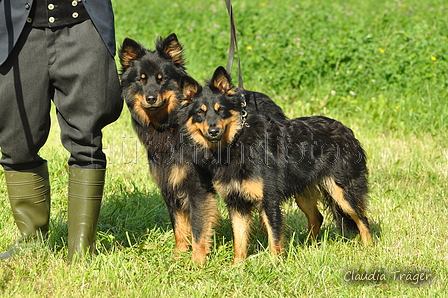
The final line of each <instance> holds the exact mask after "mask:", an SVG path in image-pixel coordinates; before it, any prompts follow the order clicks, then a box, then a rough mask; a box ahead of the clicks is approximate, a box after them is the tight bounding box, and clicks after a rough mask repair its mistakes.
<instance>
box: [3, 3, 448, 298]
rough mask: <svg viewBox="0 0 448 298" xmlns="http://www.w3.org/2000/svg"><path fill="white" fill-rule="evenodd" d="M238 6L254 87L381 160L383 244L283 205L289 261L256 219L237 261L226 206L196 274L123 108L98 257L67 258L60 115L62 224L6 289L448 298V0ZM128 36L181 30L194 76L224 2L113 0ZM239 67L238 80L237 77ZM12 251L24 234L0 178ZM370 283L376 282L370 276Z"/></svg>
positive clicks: (375, 191) (57, 178)
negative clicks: (325, 122)
mask: <svg viewBox="0 0 448 298" xmlns="http://www.w3.org/2000/svg"><path fill="white" fill-rule="evenodd" d="M297 3H299V2H297V1H293V0H277V1H266V2H262V1H234V2H233V5H234V11H235V19H236V23H237V29H238V34H239V35H238V38H239V46H240V55H241V59H242V70H243V77H244V83H245V87H246V89H249V90H256V91H259V92H263V93H266V94H268V95H269V96H271V97H272V98H273V99H274V100H275V101H276V102H277V103H278V104H279V105H281V106H282V107H283V108H284V110H285V112H286V113H287V115H288V116H289V117H298V116H306V115H316V114H320V115H326V116H329V117H332V118H335V119H338V120H340V121H342V122H343V123H344V124H346V125H347V126H349V127H351V128H352V129H353V130H354V132H355V134H356V136H357V138H358V139H359V140H360V141H361V142H362V144H363V146H364V148H365V150H366V152H367V154H368V156H369V160H368V166H369V170H370V178H369V180H370V208H369V212H368V214H369V218H370V220H371V224H372V229H373V232H374V238H375V244H374V245H372V246H371V247H367V248H362V246H361V244H360V241H359V239H358V238H353V237H344V235H341V233H340V232H339V231H338V229H337V228H336V226H335V224H334V223H333V222H332V221H330V220H327V221H325V222H324V225H323V228H322V231H321V233H320V236H319V240H320V241H319V242H320V245H318V246H316V245H312V246H307V245H304V244H303V242H304V240H305V239H306V237H307V234H306V218H305V216H304V215H303V213H302V212H301V211H300V210H298V209H297V208H296V207H295V206H294V205H293V204H292V203H291V204H285V206H284V210H285V249H286V254H285V256H284V258H281V259H279V260H274V259H272V258H271V257H270V256H269V250H268V248H267V237H266V235H265V234H264V233H263V232H260V231H259V229H258V227H259V226H260V225H259V222H258V220H255V223H254V233H253V237H252V239H251V246H250V257H249V258H248V260H247V261H245V262H244V263H242V264H240V265H238V266H232V264H231V262H232V249H233V245H232V241H231V240H232V236H231V228H230V223H229V220H228V217H227V213H226V210H225V206H224V205H223V204H220V213H221V215H222V218H221V219H220V221H219V226H218V227H217V228H216V233H215V236H214V243H213V251H212V253H211V254H210V257H209V259H208V262H207V263H206V264H205V265H204V266H203V267H202V268H200V269H190V266H191V264H190V262H189V258H190V256H189V255H188V254H187V255H185V256H182V257H181V258H180V259H179V260H174V259H173V253H172V249H173V247H174V236H173V233H172V229H171V225H170V221H169V217H168V213H167V211H166V208H165V205H164V203H163V200H162V198H161V195H160V192H159V191H158V189H157V187H156V186H155V184H154V183H153V182H152V181H151V178H150V176H149V171H148V164H147V162H146V157H145V152H144V150H143V148H142V146H141V145H140V144H139V142H138V140H137V139H136V136H135V135H134V132H133V130H132V127H131V123H130V116H129V112H128V111H127V108H125V109H124V110H123V113H122V115H121V117H120V119H119V120H118V121H116V122H115V123H113V124H111V125H110V126H108V127H107V128H106V129H105V130H104V135H105V137H104V145H105V152H106V154H107V156H108V161H109V167H108V173H107V184H106V188H105V196H104V204H103V207H102V209H101V218H100V222H99V228H98V230H99V231H98V237H97V246H98V255H97V256H96V257H95V258H94V259H93V260H92V262H91V263H90V265H87V264H76V265H72V266H69V265H67V263H66V258H67V249H66V242H67V224H66V220H67V214H66V212H67V200H66V196H67V194H66V188H67V165H66V160H67V158H68V153H67V152H66V151H65V150H64V149H63V148H62V146H61V145H60V141H59V129H58V126H57V123H56V119H55V118H54V121H53V126H52V133H51V136H50V138H49V140H48V142H47V144H46V145H45V147H44V148H43V149H42V151H41V155H42V156H43V157H44V158H46V159H48V161H49V167H50V173H51V185H52V206H51V207H52V215H51V224H52V225H51V227H52V230H51V233H50V236H49V240H48V243H47V245H46V246H44V247H29V248H28V249H26V250H24V251H22V252H20V253H19V254H18V255H17V256H16V257H14V258H13V259H10V260H7V261H2V262H0V296H1V297H81V296H82V297H90V296H92V297H447V294H446V293H447V291H448V269H447V268H448V226H447V223H448V200H447V197H448V187H447V186H448V183H447V181H448V134H447V129H448V108H447V106H448V104H447V99H448V98H447V94H448V76H446V72H447V69H448V55H447V53H446V49H447V48H448V34H447V32H448V23H447V22H446V15H447V13H448V3H446V2H445V1H437V0H428V1H425V3H424V4H423V2H422V1H416V0H411V1H384V0H378V1H354V0H344V1H342V0H335V1H323V2H316V1H311V0H305V1H302V2H300V3H299V4H297ZM113 4H114V8H115V15H116V33H117V42H118V45H119V44H120V43H121V42H122V40H123V39H124V38H125V37H131V38H133V39H136V40H138V41H140V42H141V43H143V44H145V45H146V46H148V47H150V48H152V47H153V44H154V40H155V38H156V37H157V36H167V35H168V34H169V33H171V32H175V33H176V34H177V35H178V37H179V39H180V41H181V42H182V43H183V44H184V45H185V48H186V57H187V61H188V65H187V66H188V71H189V73H190V74H191V75H192V76H193V77H195V78H196V79H198V80H202V79H205V78H207V77H209V76H211V74H212V73H213V71H214V69H215V68H216V67H217V66H219V65H225V64H226V61H227V50H228V44H229V34H228V16H227V12H226V9H225V4H224V1H205V0H195V1H178V2H176V1H171V0H167V1H146V0H114V1H113ZM235 71H236V69H235V67H234V75H235V74H236V72H235ZM0 181H1V182H0V230H1V237H0V250H5V249H7V248H8V246H9V245H10V244H11V243H12V242H13V241H14V240H15V239H16V238H17V236H18V233H17V228H16V226H15V224H14V221H13V218H12V215H11V210H10V207H9V202H8V200H7V194H6V186H5V184H4V178H3V173H0ZM358 279H367V280H365V281H359V280H358Z"/></svg>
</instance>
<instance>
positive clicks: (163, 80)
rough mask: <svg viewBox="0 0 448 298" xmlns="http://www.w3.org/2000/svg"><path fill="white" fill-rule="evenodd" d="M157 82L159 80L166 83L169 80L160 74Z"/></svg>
mask: <svg viewBox="0 0 448 298" xmlns="http://www.w3.org/2000/svg"><path fill="white" fill-rule="evenodd" d="M157 80H158V81H159V82H165V81H166V80H167V79H166V77H164V76H163V74H161V73H159V74H158V75H157Z"/></svg>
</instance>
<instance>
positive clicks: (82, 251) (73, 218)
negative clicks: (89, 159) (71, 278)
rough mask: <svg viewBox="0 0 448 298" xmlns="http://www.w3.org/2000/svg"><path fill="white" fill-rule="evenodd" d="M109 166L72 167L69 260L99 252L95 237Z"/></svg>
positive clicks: (70, 173)
mask: <svg viewBox="0 0 448 298" xmlns="http://www.w3.org/2000/svg"><path fill="white" fill-rule="evenodd" d="M105 173H106V170H105V169H98V170H96V169H81V168H74V167H70V168H69V180H68V261H69V263H71V262H72V261H73V260H74V259H82V258H84V257H87V256H90V255H93V254H94V252H95V236H96V229H97V226H98V217H99V214H100V207H101V200H102V197H103V188H104V177H105Z"/></svg>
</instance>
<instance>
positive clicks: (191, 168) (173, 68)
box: [119, 34, 286, 263]
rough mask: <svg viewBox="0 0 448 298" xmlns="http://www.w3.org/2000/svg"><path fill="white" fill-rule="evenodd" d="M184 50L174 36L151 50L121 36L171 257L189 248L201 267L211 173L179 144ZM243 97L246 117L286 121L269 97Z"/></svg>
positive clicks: (128, 90)
mask: <svg viewBox="0 0 448 298" xmlns="http://www.w3.org/2000/svg"><path fill="white" fill-rule="evenodd" d="M183 52H184V49H183V46H182V45H181V44H180V43H179V41H178V39H177V36H176V35H175V34H171V35H169V36H168V37H166V38H165V39H163V38H159V39H158V40H157V41H156V49H155V50H154V51H152V50H148V49H146V48H145V47H143V46H142V45H141V44H139V43H138V42H136V41H134V40H132V39H129V38H126V39H125V40H124V42H123V44H122V46H121V48H120V51H119V57H120V63H121V66H122V73H121V80H122V97H123V98H124V99H125V101H126V103H127V106H128V108H129V110H130V113H131V116H132V123H133V127H134V130H135V131H136V133H137V135H138V137H139V139H140V141H141V142H142V144H143V145H144V146H145V148H146V151H147V157H148V161H149V164H150V172H151V176H152V178H153V180H154V181H155V182H156V183H157V185H158V186H159V188H160V190H161V193H162V196H163V199H164V201H165V204H166V205H167V208H168V213H169V216H170V220H171V223H172V226H173V231H174V235H175V242H176V244H175V249H174V250H175V253H176V254H177V253H183V252H187V251H188V250H189V246H190V244H191V245H192V248H193V255H192V261H194V262H197V263H203V262H204V260H205V256H206V254H207V253H208V250H209V246H210V241H209V240H210V238H211V234H209V233H211V231H212V225H213V223H214V222H215V221H216V218H217V216H218V213H217V202H216V199H215V190H214V188H213V185H212V183H211V175H210V173H209V172H207V171H206V170H205V169H204V167H199V166H198V165H197V164H196V161H197V159H198V158H197V156H196V155H195V151H194V148H193V147H192V146H190V145H189V144H186V143H185V142H184V141H183V135H182V134H181V132H180V130H179V126H178V123H177V114H178V109H179V105H180V101H181V99H179V97H178V95H179V83H180V80H181V77H182V76H185V75H186V70H185V59H184V55H183ZM242 94H244V95H245V97H246V102H247V109H248V111H250V112H251V113H258V112H260V113H263V114H265V115H269V117H270V118H273V119H285V118H286V117H285V115H284V113H283V111H282V110H281V108H280V107H279V106H277V105H276V104H275V103H274V102H273V101H272V100H271V99H270V98H269V97H268V96H266V95H264V94H262V93H258V92H252V91H246V90H244V91H242ZM200 159H201V160H204V159H203V158H200ZM197 210H201V212H197ZM192 226H193V229H192ZM198 227H200V228H198ZM191 238H193V239H192V241H191Z"/></svg>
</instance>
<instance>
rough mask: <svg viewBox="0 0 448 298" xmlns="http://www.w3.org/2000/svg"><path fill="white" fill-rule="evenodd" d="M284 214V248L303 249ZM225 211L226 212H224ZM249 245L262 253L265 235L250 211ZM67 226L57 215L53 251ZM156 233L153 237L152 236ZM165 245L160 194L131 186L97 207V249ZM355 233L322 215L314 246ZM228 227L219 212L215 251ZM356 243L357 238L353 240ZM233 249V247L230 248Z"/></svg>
mask: <svg viewBox="0 0 448 298" xmlns="http://www.w3.org/2000/svg"><path fill="white" fill-rule="evenodd" d="M285 209H286V210H285V212H284V228H283V235H284V246H285V249H286V250H287V247H286V246H287V245H290V246H291V245H292V246H294V247H304V246H307V245H310V244H309V242H308V237H309V234H308V231H307V219H306V217H305V215H304V214H303V212H301V211H300V210H299V209H298V208H293V209H291V208H290V207H289V208H288V207H287V208H285ZM224 212H226V211H224ZM370 226H371V230H372V234H373V235H372V236H373V238H374V239H378V238H379V237H380V236H381V224H380V223H376V222H372V221H371V223H370ZM251 228H252V229H251V238H250V242H249V250H248V253H249V255H251V254H256V253H258V252H260V251H265V250H266V249H267V248H268V236H267V233H266V230H265V228H264V225H263V223H262V222H261V220H260V218H259V215H258V212H253V221H252V226H251ZM67 234H68V227H67V217H66V214H60V215H57V217H56V219H54V220H53V229H52V230H51V233H50V235H49V239H48V244H49V246H50V247H53V248H54V250H55V251H60V250H62V249H66V241H67ZM154 234H157V235H154ZM162 234H166V235H168V236H167V237H169V239H168V241H167V242H165V245H171V246H172V247H169V248H168V249H172V248H174V234H173V233H172V226H171V222H170V218H169V215H168V211H167V209H166V206H165V203H164V201H163V199H162V196H161V195H160V193H159V192H158V191H157V190H156V189H155V188H154V189H151V190H150V191H141V190H140V189H139V188H138V187H136V186H135V185H134V190H133V192H132V193H130V192H126V191H124V190H122V191H119V192H117V193H115V194H113V195H109V196H107V197H106V198H105V200H104V201H103V204H102V206H101V213H100V220H99V224H98V231H97V244H98V245H97V248H98V249H99V250H101V251H110V250H114V249H123V248H129V247H137V248H138V247H143V246H145V245H148V243H149V242H151V241H154V240H151V238H155V237H165V236H161V235H162ZM356 237H359V236H357V234H355V233H347V232H346V231H341V229H339V228H338V227H337V226H336V224H335V222H334V221H333V220H332V218H331V216H329V215H328V214H325V213H324V224H323V225H322V228H321V230H320V232H319V236H318V240H317V244H319V243H320V242H321V241H323V240H325V241H330V242H335V241H342V242H347V243H349V242H352V241H354V240H355V239H356ZM232 239H233V236H232V227H231V223H230V220H229V219H228V215H227V214H225V213H223V214H221V218H220V219H219V221H218V225H217V226H216V227H215V234H214V244H215V246H216V247H215V249H216V248H217V247H219V246H222V245H223V246H227V245H229V244H230V245H233V244H232ZM357 240H359V242H360V239H357ZM232 249H233V248H232Z"/></svg>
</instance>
